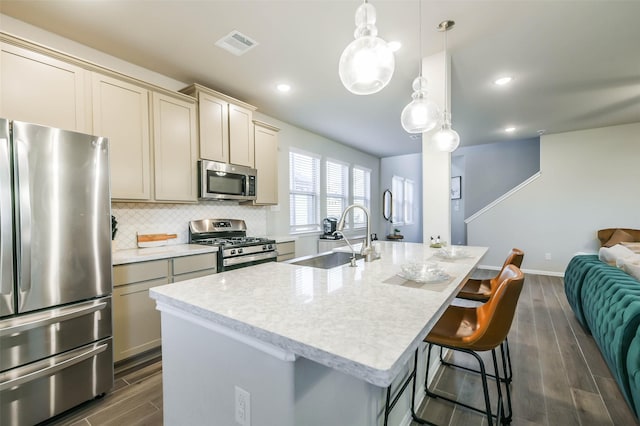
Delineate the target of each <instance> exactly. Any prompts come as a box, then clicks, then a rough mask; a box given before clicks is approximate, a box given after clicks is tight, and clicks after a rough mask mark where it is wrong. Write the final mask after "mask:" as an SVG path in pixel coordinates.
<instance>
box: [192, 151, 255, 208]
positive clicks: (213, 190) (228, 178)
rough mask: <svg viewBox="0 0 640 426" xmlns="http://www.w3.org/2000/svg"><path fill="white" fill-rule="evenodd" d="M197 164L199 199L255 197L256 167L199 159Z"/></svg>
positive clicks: (253, 198) (252, 198)
mask: <svg viewBox="0 0 640 426" xmlns="http://www.w3.org/2000/svg"><path fill="white" fill-rule="evenodd" d="M198 165H199V167H198V174H199V180H200V198H201V199H205V200H255V199H256V173H257V171H256V169H252V168H251V167H245V166H236V165H235V164H225V163H219V162H217V161H209V160H200V161H198Z"/></svg>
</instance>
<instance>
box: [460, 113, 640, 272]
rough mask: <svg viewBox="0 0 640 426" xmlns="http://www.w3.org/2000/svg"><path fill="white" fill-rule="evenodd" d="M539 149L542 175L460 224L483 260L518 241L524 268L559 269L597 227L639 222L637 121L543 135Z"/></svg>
mask: <svg viewBox="0 0 640 426" xmlns="http://www.w3.org/2000/svg"><path fill="white" fill-rule="evenodd" d="M540 149H541V152H540V171H541V177H540V178H539V179H536V180H535V181H533V182H532V183H531V184H529V185H527V186H526V187H524V188H523V189H521V190H520V191H518V192H516V193H515V194H513V195H512V196H511V197H508V198H507V199H506V200H504V201H503V202H502V203H500V204H498V205H497V206H496V207H494V208H493V209H491V210H489V211H487V212H486V213H485V214H483V215H481V216H479V217H478V218H477V219H475V220H474V221H472V222H470V223H469V224H468V226H467V232H468V239H469V241H468V243H469V245H478V246H488V247H490V250H489V252H488V253H487V255H486V256H485V258H484V259H483V261H482V263H483V264H484V265H488V266H493V267H498V266H500V265H502V263H503V261H504V258H505V257H506V255H507V253H508V251H509V250H510V249H511V248H512V247H519V248H521V249H523V250H524V252H525V258H524V262H523V265H522V266H523V268H524V269H526V270H534V271H545V272H548V273H551V274H562V273H563V272H564V270H565V268H566V266H567V263H568V262H569V260H570V259H571V257H572V256H573V255H574V254H575V253H576V252H578V251H589V252H595V251H596V250H597V249H598V240H597V238H596V232H597V231H598V229H602V228H611V227H624V228H637V229H640V123H635V124H627V125H622V126H614V127H606V128H599V129H591V130H583V131H576V132H568V133H561V134H556V135H547V136H543V137H542V138H541V140H540ZM545 253H550V255H551V260H545Z"/></svg>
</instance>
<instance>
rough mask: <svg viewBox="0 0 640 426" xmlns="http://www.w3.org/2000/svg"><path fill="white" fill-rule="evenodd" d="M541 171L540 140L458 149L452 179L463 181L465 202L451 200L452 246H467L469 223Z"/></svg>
mask: <svg viewBox="0 0 640 426" xmlns="http://www.w3.org/2000/svg"><path fill="white" fill-rule="evenodd" d="M539 171H540V138H538V137H536V138H531V139H522V140H519V141H513V142H508V143H504V142H501V143H493V144H486V145H476V146H470V147H462V148H459V149H457V150H456V151H455V152H454V154H453V155H452V157H451V176H452V177H453V176H461V177H462V187H461V192H462V198H461V199H459V200H451V242H452V243H453V244H462V245H464V244H467V229H466V225H465V223H464V221H465V219H467V218H468V217H470V216H471V215H473V214H474V213H476V212H478V211H479V210H481V209H483V208H484V207H486V206H487V205H488V204H490V203H491V202H493V201H495V200H496V199H498V198H500V197H501V196H502V195H504V194H505V193H507V192H508V191H510V190H511V189H513V188H515V187H516V186H518V185H519V184H521V183H522V182H524V181H525V180H527V179H529V178H530V177H531V176H533V175H534V174H536V173H537V172H539Z"/></svg>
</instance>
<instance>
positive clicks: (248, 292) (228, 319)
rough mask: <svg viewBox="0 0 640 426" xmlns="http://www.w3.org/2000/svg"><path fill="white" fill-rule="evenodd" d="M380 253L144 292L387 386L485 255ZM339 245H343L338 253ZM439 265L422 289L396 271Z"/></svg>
mask: <svg viewBox="0 0 640 426" xmlns="http://www.w3.org/2000/svg"><path fill="white" fill-rule="evenodd" d="M377 244H379V247H380V251H381V259H378V260H375V261H373V262H368V263H367V262H364V260H362V259H361V260H358V261H357V266H356V267H350V266H349V265H348V264H347V265H344V266H339V267H336V268H332V269H327V270H325V269H317V268H311V267H307V266H298V265H293V264H287V263H274V262H272V263H265V264H261V265H256V266H252V267H249V268H242V269H237V270H233V271H227V272H223V273H220V274H215V275H210V276H206V277H201V278H196V279H193V280H188V281H183V282H180V283H177V284H169V285H165V286H160V287H154V288H152V289H150V295H151V297H152V298H154V299H155V300H156V302H157V304H158V306H159V308H160V309H161V310H162V309H163V306H166V307H169V308H170V309H172V310H174V311H176V310H177V311H182V312H185V313H187V314H189V315H191V316H194V317H196V318H198V319H199V320H200V322H202V321H205V322H207V323H212V324H214V325H215V326H222V327H224V328H226V329H229V330H232V332H234V333H237V334H238V335H242V336H246V337H248V338H249V339H256V340H258V341H260V342H263V343H266V344H267V345H272V346H275V347H276V348H279V349H280V350H283V351H285V352H286V353H288V354H290V355H291V359H295V357H296V356H301V357H304V358H307V359H310V360H313V361H315V362H318V363H320V364H322V365H325V366H327V367H330V368H335V369H337V370H339V371H342V372H344V373H347V374H350V375H352V376H355V377H357V378H359V379H362V380H365V381H367V382H369V383H372V384H374V385H376V386H380V387H386V386H388V385H389V384H390V383H391V382H392V381H393V379H394V378H395V376H396V375H397V374H398V373H399V372H400V370H401V369H402V367H403V366H404V365H405V364H406V362H407V361H408V359H409V357H410V356H411V355H412V353H413V351H414V350H415V349H416V348H417V347H418V345H419V344H420V342H422V340H423V339H424V337H425V336H426V335H427V334H428V332H429V330H430V329H431V327H432V326H433V325H434V324H435V322H436V321H437V320H438V318H439V317H440V315H441V314H442V312H443V311H444V310H445V309H446V307H447V306H448V305H449V303H450V302H451V300H453V298H454V297H455V295H456V294H457V291H458V289H459V288H460V287H461V286H462V284H463V282H464V280H465V278H466V277H467V276H468V275H469V274H470V273H471V271H472V270H473V269H474V268H475V266H476V265H477V264H478V262H479V261H480V259H481V258H482V256H484V254H485V253H486V251H487V248H485V247H461V249H463V250H465V251H466V252H467V254H468V256H467V257H463V258H459V259H455V260H449V259H442V258H440V257H437V256H436V253H437V252H438V250H437V249H432V248H429V246H428V245H427V244H415V243H402V244H398V243H392V242H383V241H381V242H377ZM342 251H344V250H342ZM416 260H418V261H429V262H433V261H436V262H438V266H439V267H441V268H442V269H444V270H445V271H446V272H447V273H448V274H449V275H450V276H451V277H452V278H451V279H449V280H446V281H443V282H439V283H427V284H422V285H419V284H417V283H415V282H413V281H406V280H404V279H403V278H401V277H400V276H398V275H397V274H398V273H399V272H400V271H401V265H402V264H404V263H406V262H409V261H416Z"/></svg>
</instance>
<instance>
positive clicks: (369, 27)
mask: <svg viewBox="0 0 640 426" xmlns="http://www.w3.org/2000/svg"><path fill="white" fill-rule="evenodd" d="M355 22H356V30H355V31H354V33H353V35H354V37H355V40H354V41H352V42H351V43H350V44H349V45H348V46H347V47H346V48H345V49H344V52H342V56H340V63H339V65H338V74H339V75H340V80H341V81H342V84H344V87H346V88H347V90H348V91H350V92H351V93H354V94H356V95H370V94H373V93H376V92H379V91H380V90H382V89H383V88H384V87H385V86H386V85H387V84H388V83H389V81H390V80H391V77H392V76H393V70H394V68H395V58H394V56H393V52H392V51H391V48H389V46H388V45H387V42H386V41H384V40H383V39H381V38H379V37H378V29H377V28H376V25H375V24H376V9H375V8H374V7H373V6H372V5H370V4H369V3H368V1H367V0H364V3H362V4H361V5H360V7H358V9H357V10H356V18H355Z"/></svg>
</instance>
